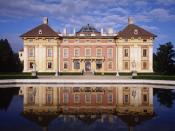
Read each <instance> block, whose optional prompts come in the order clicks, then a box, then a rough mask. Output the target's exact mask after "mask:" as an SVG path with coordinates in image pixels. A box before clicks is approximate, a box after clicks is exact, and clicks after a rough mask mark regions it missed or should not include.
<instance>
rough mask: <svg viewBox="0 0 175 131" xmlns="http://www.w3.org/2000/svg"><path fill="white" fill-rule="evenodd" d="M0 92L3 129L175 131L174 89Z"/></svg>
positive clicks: (118, 87) (84, 88)
mask: <svg viewBox="0 0 175 131" xmlns="http://www.w3.org/2000/svg"><path fill="white" fill-rule="evenodd" d="M154 87H155V86H151V85H149V86H141V85H140V86H136V85H134V86H133V85H116V86H115V85H113V86H89V85H83V86H74V87H70V86H69V87H68V86H64V85H62V86H61V85H60V86H58V87H53V86H52V85H50V86H49V85H35V86H34V85H33V86H31V85H21V86H20V87H8V88H0V131H13V130H19V131H42V130H43V131H47V130H49V131H58V130H59V131H60V130H64V131H97V130H99V131H100V130H101V131H114V130H120V131H128V130H129V131H154V130H158V131H175V104H174V103H175V90H173V88H174V87H170V88H167V87H161V86H159V87H157V86H156V88H154Z"/></svg>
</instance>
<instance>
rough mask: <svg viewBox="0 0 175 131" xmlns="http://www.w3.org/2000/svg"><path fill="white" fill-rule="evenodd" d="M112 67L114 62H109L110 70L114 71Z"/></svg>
mask: <svg viewBox="0 0 175 131" xmlns="http://www.w3.org/2000/svg"><path fill="white" fill-rule="evenodd" d="M112 65H113V63H112V61H109V62H108V69H109V70H112Z"/></svg>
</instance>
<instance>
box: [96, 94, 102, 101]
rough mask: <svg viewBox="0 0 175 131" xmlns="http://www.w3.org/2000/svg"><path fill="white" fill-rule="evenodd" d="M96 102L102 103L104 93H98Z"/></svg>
mask: <svg viewBox="0 0 175 131" xmlns="http://www.w3.org/2000/svg"><path fill="white" fill-rule="evenodd" d="M96 103H102V94H97V95H96Z"/></svg>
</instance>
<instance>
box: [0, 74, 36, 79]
mask: <svg viewBox="0 0 175 131" xmlns="http://www.w3.org/2000/svg"><path fill="white" fill-rule="evenodd" d="M36 78H37V77H33V76H31V73H22V72H3V73H0V79H1V80H2V79H36Z"/></svg>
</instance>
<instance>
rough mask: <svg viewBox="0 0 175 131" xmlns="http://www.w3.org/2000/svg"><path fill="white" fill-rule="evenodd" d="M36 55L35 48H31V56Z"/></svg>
mask: <svg viewBox="0 0 175 131" xmlns="http://www.w3.org/2000/svg"><path fill="white" fill-rule="evenodd" d="M34 56H35V48H29V57H34Z"/></svg>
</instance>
